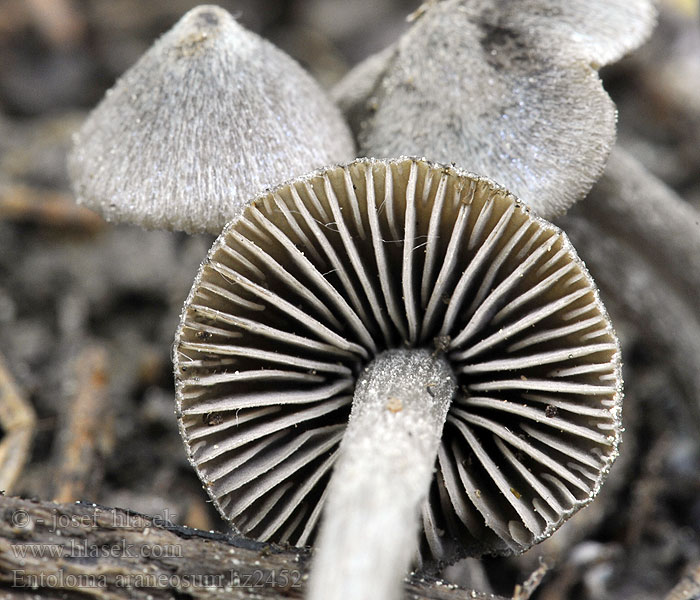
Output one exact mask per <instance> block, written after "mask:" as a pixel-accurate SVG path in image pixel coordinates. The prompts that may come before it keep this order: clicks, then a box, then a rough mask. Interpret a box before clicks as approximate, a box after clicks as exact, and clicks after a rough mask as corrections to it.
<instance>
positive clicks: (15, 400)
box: [0, 354, 36, 493]
mask: <svg viewBox="0 0 700 600" xmlns="http://www.w3.org/2000/svg"><path fill="white" fill-rule="evenodd" d="M0 425H1V426H2V428H3V429H4V431H5V435H4V437H3V438H2V441H1V442H0V490H3V491H4V492H6V493H7V492H9V491H10V490H11V489H12V488H13V487H14V485H15V484H16V483H17V479H18V478H19V476H20V474H21V473H22V469H23V468H24V465H25V464H26V463H27V460H28V458H29V451H30V449H31V446H32V439H33V437H34V429H35V426H36V414H35V413H34V409H33V408H32V405H31V404H29V402H28V401H27V399H26V398H25V397H24V394H22V392H21V391H20V389H19V387H18V386H17V384H16V383H15V381H14V379H13V378H12V375H11V374H10V372H9V371H8V370H7V367H6V366H5V361H4V359H3V357H2V355H1V354H0Z"/></svg>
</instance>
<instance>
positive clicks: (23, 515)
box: [12, 510, 29, 528]
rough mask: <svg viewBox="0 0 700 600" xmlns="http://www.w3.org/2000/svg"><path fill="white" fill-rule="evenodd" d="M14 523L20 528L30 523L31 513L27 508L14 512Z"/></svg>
mask: <svg viewBox="0 0 700 600" xmlns="http://www.w3.org/2000/svg"><path fill="white" fill-rule="evenodd" d="M12 525H14V526H15V527H20V528H22V527H26V526H27V525H29V513H28V512H27V511H26V510H16V511H15V512H13V513H12Z"/></svg>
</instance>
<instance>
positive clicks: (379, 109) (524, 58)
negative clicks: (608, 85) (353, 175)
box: [333, 0, 655, 219]
mask: <svg viewBox="0 0 700 600" xmlns="http://www.w3.org/2000/svg"><path fill="white" fill-rule="evenodd" d="M425 7H426V8H425V10H424V11H423V12H422V13H421V14H420V16H419V17H418V18H416V20H415V22H414V23H413V25H412V27H411V28H410V29H409V30H408V31H407V32H406V33H405V34H404V35H403V36H402V37H401V38H400V39H399V40H398V41H397V42H396V44H394V46H392V47H391V48H390V49H387V50H385V51H383V52H382V53H380V54H377V55H374V56H372V57H370V58H369V59H367V60H366V61H364V62H363V63H360V65H358V67H356V68H355V69H354V70H353V71H351V72H350V73H349V74H348V76H347V77H346V78H345V79H344V80H343V81H341V83H340V84H339V85H338V86H336V88H335V90H334V92H333V93H334V97H335V98H336V100H337V102H338V103H339V105H340V106H341V107H342V108H343V111H344V112H345V114H346V116H347V117H348V119H349V121H350V122H351V125H352V127H353V129H354V130H355V134H356V136H357V140H358V145H359V152H360V154H361V155H363V156H372V157H377V158H379V157H392V156H400V155H406V154H409V155H415V156H426V157H428V158H430V159H432V160H436V161H442V162H449V163H456V164H457V165H458V166H461V167H463V168H466V169H469V170H471V171H474V172H477V173H481V174H483V175H486V176H488V177H491V178H493V179H494V180H496V181H498V182H500V183H501V184H503V185H504V186H506V187H507V188H508V189H509V190H510V191H511V192H512V193H514V194H515V195H517V196H518V198H520V199H521V200H522V201H523V202H524V203H526V204H527V205H528V206H530V207H531V208H532V209H533V210H535V211H536V212H537V214H539V215H540V216H542V217H544V218H547V219H550V218H552V217H554V216H556V215H560V214H563V213H564V212H566V210H567V209H568V208H569V207H570V206H571V205H572V204H573V203H574V202H575V201H577V200H578V199H580V198H582V197H583V196H584V195H585V194H586V193H587V192H588V190H589V189H590V188H591V185H592V184H593V183H594V182H595V181H596V179H597V178H598V177H599V176H600V175H601V174H602V172H603V168H604V166H605V163H606V160H607V157H608V153H609V152H610V149H611V147H612V145H613V143H614V141H615V123H616V111H615V106H614V104H613V102H612V100H611V99H610V97H609V96H608V94H607V92H606V91H605V90H604V89H603V85H602V83H601V81H600V78H599V77H598V73H597V69H598V68H599V67H600V66H601V65H603V64H607V63H609V62H611V61H614V60H617V59H618V58H620V57H621V56H622V55H624V54H625V53H626V52H628V51H630V50H632V49H634V48H635V47H636V46H638V45H639V44H641V43H642V42H643V41H644V39H645V38H646V37H647V36H648V35H649V33H650V31H651V29H652V27H653V25H654V22H655V13H654V8H653V4H652V3H651V2H650V0H612V1H609V0H594V1H589V0H522V1H518V2H500V1H499V2H496V1H494V0H442V1H438V2H427V3H426V5H425ZM419 12H420V11H419Z"/></svg>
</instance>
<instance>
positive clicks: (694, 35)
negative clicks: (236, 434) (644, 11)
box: [0, 0, 700, 600]
mask: <svg viewBox="0 0 700 600" xmlns="http://www.w3.org/2000/svg"><path fill="white" fill-rule="evenodd" d="M196 4H197V2H194V1H190V0H152V1H149V2H144V1H139V0H0V361H1V360H3V359H4V362H5V364H6V367H7V370H8V373H9V376H10V377H11V378H12V379H13V380H14V382H15V383H16V384H17V386H18V387H19V388H20V390H21V391H22V393H23V394H24V395H25V396H26V398H28V400H29V402H30V403H31V405H32V406H33V407H34V409H35V411H36V413H37V417H38V426H37V428H36V436H35V438H34V443H33V447H32V451H31V456H30V460H29V464H28V466H27V467H26V468H25V470H24V471H23V473H22V476H21V477H20V479H19V480H18V482H17V484H16V485H15V488H14V489H12V490H9V491H10V492H11V493H13V494H21V495H24V496H36V497H39V498H41V499H45V500H49V499H53V498H56V499H59V500H61V501H72V500H77V499H86V500H90V501H94V502H98V503H101V504H104V505H108V506H120V507H124V508H130V509H134V510H137V511H140V512H145V513H149V514H156V515H165V516H166V517H167V518H170V519H171V520H173V521H175V522H178V523H182V524H187V525H190V526H192V527H198V528H202V529H206V530H209V529H223V528H225V525H224V524H223V523H222V522H221V521H220V520H219V519H218V516H217V515H216V513H215V512H214V511H213V510H212V509H211V507H210V505H209V503H208V502H207V498H206V495H205V493H204V491H203V490H202V489H201V487H200V485H199V482H198V480H197V478H196V476H195V475H194V472H193V470H192V469H191V468H190V466H189V465H188V464H187V461H186V458H185V452H184V449H183V447H182V442H181V440H180V437H179V434H178V432H177V427H176V421H175V417H174V415H173V409H174V392H173V383H172V374H171V363H170V346H171V344H172V338H173V332H174V330H175V327H176V325H177V322H178V318H179V311H180V307H181V305H182V302H183V301H184V299H185V297H186V295H187V292H188V290H189V287H190V285H191V282H192V279H193V278H194V274H195V272H196V270H197V267H198V265H199V263H200V261H201V260H202V259H203V258H204V256H205V254H206V251H207V250H208V248H209V246H210V244H211V242H212V238H211V237H208V236H187V235H185V234H173V233H165V232H157V231H152V232H145V231H142V230H140V229H137V228H133V227H126V226H111V225H107V224H106V223H104V222H103V221H102V220H101V219H100V218H99V217H97V216H96V215H94V214H93V213H91V212H90V211H88V210H86V209H82V208H78V207H76V206H75V205H74V203H73V201H72V197H71V194H70V188H69V185H68V180H67V176H66V172H65V157H66V152H67V150H68V148H69V147H70V138H71V134H72V132H73V131H74V130H75V129H76V128H77V127H78V126H79V124H80V123H81V122H82V120H83V119H84V118H85V116H86V114H87V112H88V111H89V110H90V108H92V107H93V106H94V105H95V104H96V103H97V102H99V100H100V98H101V97H102V95H103V94H104V92H105V90H106V89H108V88H109V87H110V86H111V85H112V84H113V83H114V81H115V79H116V78H117V77H118V76H119V75H120V74H121V73H123V72H124V71H125V70H126V69H127V68H128V67H129V66H131V65H132V64H133V63H134V62H135V61H136V60H137V58H138V57H139V56H140V55H141V54H142V53H143V52H144V51H145V50H146V49H147V48H148V47H149V46H150V45H151V44H152V42H153V41H154V40H155V38H156V37H158V36H159V35H160V34H161V33H163V32H164V31H166V30H167V29H169V28H170V27H171V26H172V25H173V24H174V23H175V22H176V21H177V20H178V19H179V18H180V17H181V16H182V15H183V14H184V13H185V12H186V11H187V10H189V9H190V8H191V7H193V6H195V5H196ZM219 4H220V5H221V6H223V7H224V8H226V9H227V10H229V11H230V12H231V13H233V14H234V15H236V16H237V17H238V18H239V20H240V21H241V22H242V23H243V24H244V25H245V26H246V27H248V28H250V29H252V30H254V31H256V32H258V33H260V34H261V35H263V36H264V37H266V38H268V39H270V40H271V41H272V42H274V43H275V44H276V45H278V46H279V47H281V48H282V49H284V50H285V51H286V52H288V53H289V54H290V55H291V56H293V57H294V58H295V59H296V60H297V61H299V62H300V63H301V64H302V65H303V66H304V67H305V68H307V69H308V70H309V71H310V72H311V73H312V74H313V75H314V76H315V77H316V78H317V79H318V80H319V81H320V82H321V84H322V85H323V86H325V87H330V86H332V85H333V84H334V83H335V82H337V81H338V80H339V79H340V78H341V77H342V76H343V74H344V73H345V72H346V71H347V69H348V68H350V67H351V66H352V65H354V64H355V63H357V62H358V61H359V60H361V59H362V58H364V57H366V56H368V55H369V54H371V53H373V52H376V51H378V50H380V49H382V48H383V47H385V46H386V45H388V44H389V43H391V42H392V41H393V40H395V39H396V38H397V37H398V36H399V35H400V33H401V31H402V30H403V29H404V28H405V27H406V21H405V18H406V16H407V15H408V14H409V13H410V12H412V11H413V10H415V9H416V8H417V7H418V5H419V2H418V0H288V1H282V0H227V1H220V2H219ZM660 8H661V22H660V26H659V27H658V29H657V31H656V33H655V35H654V38H653V39H652V40H651V41H650V42H649V43H648V44H647V45H646V46H645V47H644V48H642V49H640V50H639V51H638V52H637V53H635V54H634V55H633V56H632V57H629V58H627V59H625V60H624V61H623V62H621V63H619V64H618V65H615V66H614V67H612V68H610V69H608V70H606V71H604V73H603V77H604V81H605V84H606V87H607V88H608V89H609V91H610V92H611V95H612V96H613V98H614V99H615V101H616V102H617V103H618V107H619V111H620V123H619V140H620V142H621V143H622V144H624V145H625V146H626V147H627V148H628V150H630V151H631V152H632V153H633V154H635V155H636V156H637V158H639V159H640V160H641V161H642V162H644V163H645V164H646V165H647V167H648V168H649V169H650V170H651V171H652V172H653V173H655V174H656V175H657V176H659V177H661V178H662V179H663V180H665V181H666V182H667V183H668V184H669V185H670V186H672V187H673V188H674V189H676V190H677V191H678V192H679V193H680V194H681V195H682V196H683V197H684V198H685V199H686V200H687V201H688V202H690V203H692V204H694V205H695V206H696V207H698V208H700V26H699V24H698V6H697V3H696V2H694V1H688V0H667V1H666V2H662V4H661V7H660ZM699 302H700V301H699ZM649 360H650V359H649V357H648V356H645V354H644V352H643V349H642V350H640V351H639V353H635V354H632V355H626V356H625V362H626V367H627V368H630V369H635V373H637V374H644V373H645V372H646V371H645V369H646V368H647V366H648V365H647V362H645V361H649ZM5 384H6V382H5ZM0 385H2V382H1V381H0ZM638 385H640V386H641V384H638ZM0 396H1V394H0ZM652 396H653V395H652ZM636 400H637V404H636V405H634V404H630V403H629V402H628V405H627V406H626V407H625V411H626V416H625V418H628V417H629V418H630V421H629V424H628V431H632V434H630V435H634V436H635V441H636V443H633V444H631V448H632V449H633V450H634V455H633V456H628V458H627V465H626V467H625V468H624V469H625V470H624V474H621V475H620V477H619V478H618V480H617V481H616V483H614V484H611V483H609V484H608V485H606V486H605V488H604V491H603V494H602V495H601V497H600V499H599V500H597V501H595V502H594V503H593V504H592V505H591V507H590V508H588V509H586V510H584V511H581V513H580V516H578V515H577V517H576V518H574V519H572V522H571V523H570V524H567V525H566V526H565V527H564V528H563V529H562V531H561V532H558V533H557V534H555V536H553V538H552V539H551V540H549V541H547V542H546V543H544V544H542V545H540V546H539V547H536V548H535V549H533V550H531V551H530V552H528V553H527V554H526V555H525V556H524V557H522V558H517V559H494V558H492V559H486V560H483V561H476V560H467V561H463V562H462V563H460V564H458V565H456V566H453V567H450V568H449V569H448V571H447V573H446V575H447V576H448V577H450V578H451V579H453V580H455V581H456V582H458V583H461V584H463V585H467V586H473V587H474V588H476V589H480V590H482V591H493V592H497V593H502V594H505V595H510V594H511V593H512V590H513V587H514V585H515V584H516V583H517V582H518V581H522V580H523V579H525V578H526V577H527V576H528V575H529V573H530V572H531V571H532V570H533V569H534V568H536V567H537V565H538V564H539V558H540V557H551V556H554V557H556V559H557V567H555V568H554V569H553V570H552V571H551V572H550V573H549V574H548V575H547V577H546V578H545V580H544V583H543V584H542V586H541V588H540V589H539V591H538V592H537V593H536V595H535V596H533V598H538V599H540V600H556V599H565V598H572V599H573V598H581V599H586V600H603V599H605V598H623V599H633V598H634V599H652V598H663V597H664V596H665V595H666V594H667V593H668V592H669V590H670V589H671V588H672V587H673V586H674V585H675V584H676V583H677V582H678V581H679V579H680V578H681V577H682V575H683V573H684V572H685V570H686V569H688V568H689V567H692V566H693V565H697V563H698V561H700V442H699V441H698V440H700V423H697V422H695V421H697V414H696V413H697V407H695V409H693V410H689V409H688V408H687V407H685V408H684V405H683V399H682V398H676V400H675V401H676V402H678V405H675V404H670V405H669V404H665V405H664V406H660V405H659V404H658V403H656V404H655V403H654V398H653V397H651V396H650V397H647V396H645V395H644V394H640V395H639V396H638V397H637V398H636ZM669 415H671V417H669ZM693 415H696V416H693ZM693 419H695V421H693ZM677 422H685V426H687V427H688V428H689V430H690V431H691V432H692V431H696V435H695V436H694V437H693V435H682V436H674V435H673V431H674V428H675V425H673V423H677ZM2 433H3V432H2V428H1V427H0V436H1V435H2ZM76 440H77V441H78V443H79V449H80V450H81V453H80V454H79V455H76V454H75V452H71V448H73V449H74V446H75V443H76ZM71 444H73V446H72V445H71ZM624 451H625V450H624V448H623V453H624ZM614 477H615V470H613V473H612V475H611V481H612V480H613V478H614ZM696 568H697V566H696ZM699 577H700V576H699ZM689 598H690V596H689Z"/></svg>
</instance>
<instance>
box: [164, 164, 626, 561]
mask: <svg viewBox="0 0 700 600" xmlns="http://www.w3.org/2000/svg"><path fill="white" fill-rule="evenodd" d="M407 348H416V349H421V350H422V351H425V349H429V350H430V351H431V352H433V353H434V354H435V356H440V357H443V358H445V359H446V360H447V361H448V363H449V365H450V366H451V369H452V371H453V373H454V375H455V376H456V378H457V385H458V391H457V393H456V394H455V396H454V399H453V400H452V403H451V405H450V406H449V409H448V411H447V418H446V421H445V425H444V430H443V432H442V438H441V440H440V443H439V447H438V452H437V460H436V462H435V467H436V470H435V473H434V475H433V476H432V483H431V484H430V492H429V494H428V495H427V501H425V502H424V503H423V510H422V523H423V541H422V545H421V551H422V552H421V554H422V557H423V558H424V559H426V560H430V559H438V560H444V561H452V560H455V559H456V558H458V557H459V556H461V555H466V554H468V555H480V554H484V553H510V552H516V553H517V552H522V551H524V550H525V549H527V548H528V547H530V546H531V545H533V544H535V543H536V542H538V541H539V540H541V539H543V538H544V537H546V536H548V535H549V534H551V533H552V532H553V531H554V530H555V529H556V528H557V527H558V526H559V525H560V524H561V523H562V522H563V521H564V520H565V519H566V518H567V517H569V516H570V515H571V514H572V513H573V512H575V511H576V510H577V509H578V508H580V507H581V506H583V505H585V504H586V503H588V502H589V501H590V500H591V499H592V498H593V497H594V496H595V495H596V493H597V492H598V489H599V487H600V485H601V483H602V480H603V479H604V476H605V475H606V473H607V472H608V470H609V468H610V466H611V464H612V462H613V460H614V459H615V457H616V455H617V445H618V441H619V436H620V410H621V398H622V393H621V374H620V353H619V346H618V342H617V339H616V337H615V334H614V332H613V330H612V327H611V325H610V322H609V320H608V317H607V314H606V312H605V308H604V307H603V305H602V304H601V301H600V299H599V297H598V292H597V290H596V287H595V284H594V282H593V281H592V279H591V277H590V275H589V274H588V272H587V270H586V268H585V266H584V264H583V263H582V262H581V261H580V260H579V258H578V257H577V255H576V253H575V251H574V249H573V248H572V246H571V244H570V243H569V241H568V239H567V237H566V236H565V234H564V233H562V232H561V231H560V230H559V229H558V228H556V227H555V226H553V225H551V224H549V223H548V222H546V221H544V220H542V219H540V218H538V217H536V216H533V215H532V214H530V213H529V211H528V209H527V208H526V207H524V206H523V205H521V204H520V203H519V202H518V201H517V199H516V198H514V197H513V196H512V195H511V194H510V193H508V192H507V191H506V190H504V189H503V188H501V187H499V186H498V185H496V184H494V183H493V182H492V181H490V180H488V179H485V178H483V177H478V176H475V175H472V174H469V173H465V172H463V171H460V170H458V169H455V168H450V167H445V166H440V165H436V164H432V163H428V162H425V161H423V160H415V159H406V158H404V159H398V160H373V159H360V160H357V161H355V162H353V163H351V164H349V165H347V166H339V167H333V168H330V169H328V170H325V171H319V172H316V173H314V174H312V175H310V176H306V177H303V178H301V179H297V180H294V181H292V182H291V183H289V184H287V185H284V186H282V187H279V188H276V189H275V190H273V191H270V192H269V193H267V194H265V195H263V196H261V197H259V198H258V199H257V200H255V201H254V202H253V203H252V204H251V205H249V206H248V208H247V209H246V210H245V211H244V213H243V214H242V215H241V216H240V217H239V218H238V219H236V220H234V221H233V222H231V223H230V224H229V225H228V226H227V227H226V228H225V229H224V231H223V232H222V234H221V235H220V236H219V238H218V239H217V241H216V242H215V244H214V246H213V247H212V249H211V251H210V253H209V255H208V257H207V259H206V260H205V261H204V263H203V265H202V267H201V268H200V271H199V274H198V276H197V278H196V280H195V283H194V285H193V287H192V290H191V292H190V295H189V298H188V300H187V302H186V304H185V308H184V310H183V314H182V319H181V323H180V326H179V328H178V333H177V336H176V342H175V348H174V362H175V378H176V387H177V403H178V420H179V424H180V430H181V434H182V436H183V439H184V440H185V443H186V445H187V448H188V454H189V457H190V461H191V463H192V464H193V466H194V467H195V469H196V471H197V473H198V474H199V476H200V478H201V479H202V481H203V483H204V486H205V488H206V489H207V491H208V493H209V494H210V496H211V498H212V499H213V501H214V503H215V505H216V507H217V508H218V509H219V511H220V512H221V514H222V515H223V517H224V518H225V519H227V520H228V521H230V523H231V524H232V525H233V526H234V527H235V528H236V529H237V530H239V531H241V532H243V533H245V534H247V535H250V536H253V537H256V538H258V539H262V540H271V541H276V542H288V543H290V544H294V545H304V544H308V543H310V542H311V541H312V540H313V538H314V535H315V532H316V526H317V523H318V521H319V516H320V514H321V509H322V507H323V505H324V502H325V500H326V497H327V493H326V492H327V485H328V483H329V479H330V476H331V470H332V467H333V465H334V462H335V461H336V458H337V456H338V453H339V447H340V442H341V439H342V438H343V434H344V431H345V429H346V427H347V424H348V419H349V416H350V409H351V404H352V401H353V393H354V390H355V384H356V381H357V379H358V377H360V375H361V374H362V372H363V370H364V369H365V368H366V367H367V365H369V364H370V363H372V361H373V360H374V359H375V358H376V357H378V356H381V355H382V353H386V351H390V350H400V349H407ZM426 389H427V392H428V393H430V391H431V390H430V384H428V387H427V388H426ZM387 409H388V410H389V411H400V410H401V403H400V400H397V399H392V398H387Z"/></svg>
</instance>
